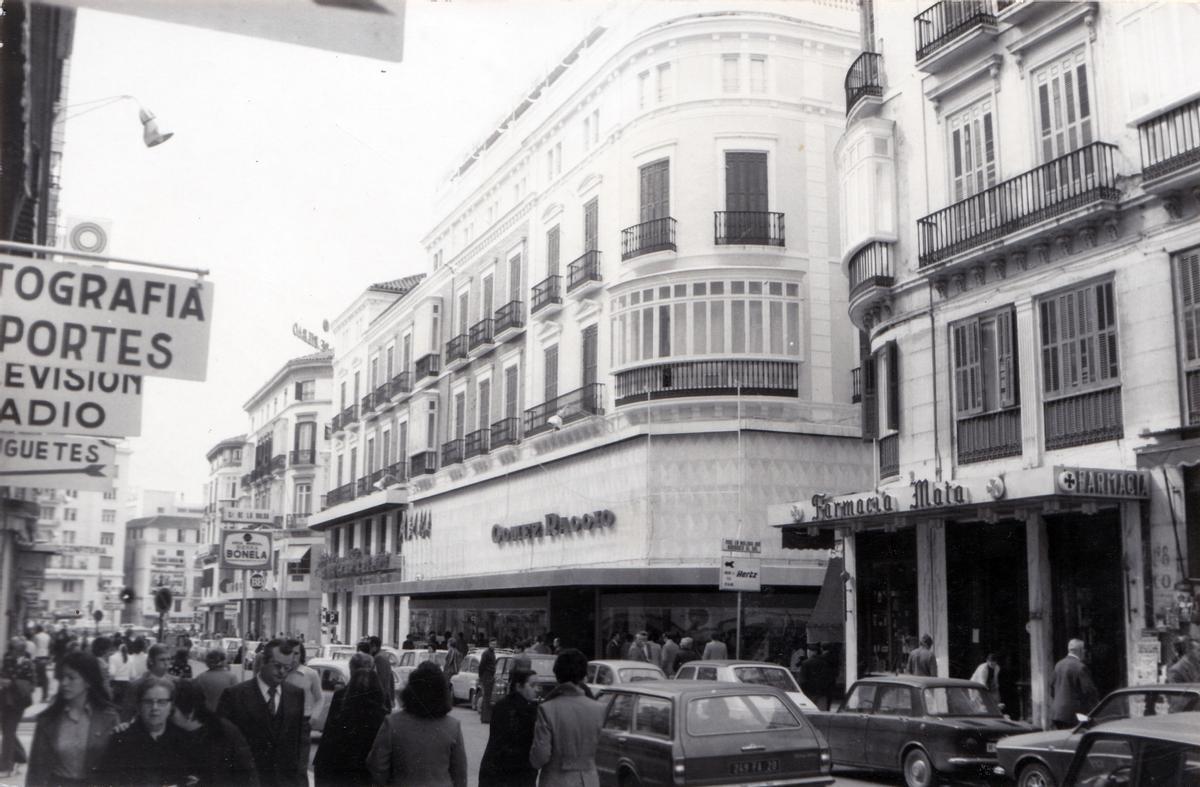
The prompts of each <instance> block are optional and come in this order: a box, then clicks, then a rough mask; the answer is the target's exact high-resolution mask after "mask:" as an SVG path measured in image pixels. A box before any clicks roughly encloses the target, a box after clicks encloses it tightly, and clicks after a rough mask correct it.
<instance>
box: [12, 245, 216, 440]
mask: <svg viewBox="0 0 1200 787" xmlns="http://www.w3.org/2000/svg"><path fill="white" fill-rule="evenodd" d="M212 307H213V285H212V283H211V282H200V281H197V280H195V279H189V278H184V277H181V276H168V275H164V274H160V273H143V272H140V271H139V272H133V271H129V270H123V269H117V268H113V267H104V266H98V265H82V264H78V263H61V262H51V261H49V260H33V259H29V258H25V257H13V256H7V255H0V361H3V362H5V363H7V364H25V365H30V366H35V365H36V366H41V365H48V366H54V367H61V368H63V369H83V370H88V371H106V372H116V373H118V374H132V375H149V376H154V377H172V378H176V379H181V380H204V379H205V376H206V374H207V371H208V344H209V335H210V332H211V331H210V329H211V327H212V322H211V319H212ZM78 400H84V397H83V396H80V397H78ZM14 426H15V424H14Z"/></svg>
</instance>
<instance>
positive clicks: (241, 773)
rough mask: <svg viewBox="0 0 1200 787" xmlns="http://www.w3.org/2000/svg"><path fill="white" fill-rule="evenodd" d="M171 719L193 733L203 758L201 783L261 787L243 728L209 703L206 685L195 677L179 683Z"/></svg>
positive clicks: (197, 751) (205, 784) (192, 737)
mask: <svg viewBox="0 0 1200 787" xmlns="http://www.w3.org/2000/svg"><path fill="white" fill-rule="evenodd" d="M171 721H173V722H174V723H175V725H176V726H177V727H179V728H180V729H182V730H184V731H186V732H188V733H190V734H191V739H192V745H193V747H194V752H195V754H196V755H197V756H199V757H200V758H201V762H200V765H201V770H200V773H199V779H200V781H199V785H201V787H207V785H215V786H216V787H225V785H233V787H258V774H257V772H256V771H255V770H254V757H253V756H252V755H251V754H250V746H249V745H248V744H247V743H246V739H245V738H244V737H243V736H242V733H241V731H240V730H239V729H238V728H237V727H235V726H234V724H233V722H231V721H229V720H228V719H222V718H221V717H220V716H218V715H217V714H216V713H215V712H214V711H212V710H211V709H210V708H209V706H208V700H207V698H206V697H205V694H204V689H203V688H201V686H200V685H199V683H198V682H197V681H194V680H181V681H178V682H177V683H176V684H175V712H174V714H173V715H172V716H171Z"/></svg>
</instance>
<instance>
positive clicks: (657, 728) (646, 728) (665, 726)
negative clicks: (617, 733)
mask: <svg viewBox="0 0 1200 787" xmlns="http://www.w3.org/2000/svg"><path fill="white" fill-rule="evenodd" d="M633 724H634V727H633V729H634V732H639V733H642V734H643V735H654V736H656V737H659V738H670V737H671V701H670V700H669V699H666V698H664V697H639V698H638V701H637V712H636V714H635V715H634V722H633Z"/></svg>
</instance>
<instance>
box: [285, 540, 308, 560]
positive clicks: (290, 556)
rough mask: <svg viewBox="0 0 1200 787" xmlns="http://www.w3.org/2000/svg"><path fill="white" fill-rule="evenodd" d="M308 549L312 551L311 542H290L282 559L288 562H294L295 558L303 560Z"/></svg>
mask: <svg viewBox="0 0 1200 787" xmlns="http://www.w3.org/2000/svg"><path fill="white" fill-rule="evenodd" d="M310 551H312V545H311V544H292V545H291V546H289V547H288V548H287V552H286V553H285V555H284V559H285V560H287V561H288V562H289V563H294V562H296V561H297V560H303V559H304V558H305V556H306V555H308V553H309V552H310Z"/></svg>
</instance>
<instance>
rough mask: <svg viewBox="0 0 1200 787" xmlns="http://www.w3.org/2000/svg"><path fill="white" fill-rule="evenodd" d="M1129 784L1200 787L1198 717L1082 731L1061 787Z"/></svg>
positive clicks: (1126, 786)
mask: <svg viewBox="0 0 1200 787" xmlns="http://www.w3.org/2000/svg"><path fill="white" fill-rule="evenodd" d="M1135 785H1136V787H1197V785H1200V713H1175V714H1169V715H1167V716H1153V717H1151V718H1143V719H1125V720H1122V721H1110V722H1108V723H1106V724H1099V725H1097V726H1096V727H1094V728H1092V729H1090V730H1088V731H1087V732H1086V733H1084V735H1083V738H1082V739H1081V741H1080V744H1079V750H1078V751H1077V752H1076V753H1075V757H1074V759H1072V760H1071V767H1070V769H1069V770H1068V771H1067V776H1066V779H1065V780H1064V781H1063V787H1135Z"/></svg>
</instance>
